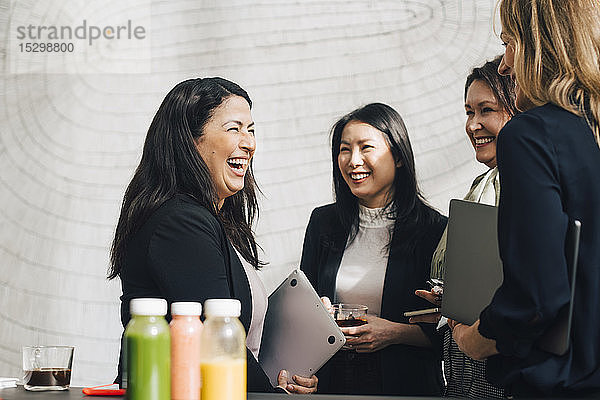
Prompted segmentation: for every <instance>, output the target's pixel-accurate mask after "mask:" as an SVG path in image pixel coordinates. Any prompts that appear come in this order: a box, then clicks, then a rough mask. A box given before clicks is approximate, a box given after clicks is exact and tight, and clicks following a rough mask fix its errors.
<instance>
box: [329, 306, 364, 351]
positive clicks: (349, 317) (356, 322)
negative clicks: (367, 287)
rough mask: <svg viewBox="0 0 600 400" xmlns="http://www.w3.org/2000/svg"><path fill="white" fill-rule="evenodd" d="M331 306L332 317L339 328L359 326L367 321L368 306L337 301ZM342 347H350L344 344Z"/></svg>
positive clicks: (347, 348)
mask: <svg viewBox="0 0 600 400" xmlns="http://www.w3.org/2000/svg"><path fill="white" fill-rule="evenodd" d="M331 308H332V309H333V319H334V320H335V322H336V323H337V324H338V326H339V327H340V328H350V327H352V326H361V325H364V324H366V323H367V310H368V307H367V306H365V305H362V304H348V303H338V304H334V305H332V306H331ZM346 337H348V336H346ZM342 349H344V350H350V349H352V347H350V346H348V345H345V346H344V347H342Z"/></svg>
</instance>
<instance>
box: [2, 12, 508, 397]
mask: <svg viewBox="0 0 600 400" xmlns="http://www.w3.org/2000/svg"><path fill="white" fill-rule="evenodd" d="M43 1H44V0H19V1H17V2H16V3H17V4H19V5H21V6H22V7H34V6H35V5H36V3H38V2H43ZM8 2H9V1H8V0H4V1H1V2H0V21H2V22H1V23H0V50H2V51H0V55H1V56H2V61H3V65H2V67H3V68H2V69H1V72H2V78H1V80H0V85H1V86H0V104H1V111H0V113H1V118H0V132H1V139H0V227H1V230H0V376H19V375H20V368H21V367H20V366H21V356H20V347H21V346H22V345H27V344H36V343H37V344H72V345H75V346H76V347H77V349H76V354H75V365H74V375H73V381H74V383H75V384H86V385H87V384H101V383H108V382H109V381H110V380H111V379H112V378H113V375H114V370H115V363H116V359H117V356H118V354H117V352H118V341H119V335H120V333H121V326H120V322H119V314H118V304H119V301H118V297H119V295H120V287H119V283H118V282H107V281H106V279H105V275H106V270H107V267H108V247H109V244H110V241H111V238H112V234H113V232H114V227H115V224H116V221H117V216H118V211H119V206H120V202H121V199H122V195H123V192H124V189H125V186H126V184H127V183H128V181H129V179H130V178H131V175H132V172H133V169H134V168H135V166H136V165H137V163H138V161H139V157H140V152H141V146H142V143H143V139H144V136H145V131H146V129H147V127H148V125H149V122H150V120H151V118H152V116H153V115H154V112H155V111H156V109H157V107H158V105H159V104H160V101H161V100H162V98H163V97H164V95H165V94H166V93H167V91H168V90H170V88H171V87H172V86H173V85H174V84H175V83H177V82H179V81H181V80H183V79H186V78H189V77H196V76H223V77H227V78H229V79H232V80H234V81H237V82H238V83H240V84H241V85H242V86H243V87H245V88H246V89H247V90H248V91H249V93H250V95H251V96H252V98H253V100H254V102H255V107H254V111H253V114H254V119H255V121H256V125H257V136H258V150H257V153H256V156H255V163H256V164H255V165H256V176H257V178H258V181H259V184H260V185H261V187H262V189H263V191H264V193H265V197H264V198H263V199H262V200H261V205H262V208H261V216H260V222H259V224H258V226H257V232H258V238H259V241H260V243H261V244H262V245H263V247H264V249H265V253H266V255H265V258H266V259H267V260H269V261H270V265H269V266H268V267H266V268H265V270H264V272H263V273H262V274H263V277H264V280H265V282H266V284H267V286H268V287H269V288H273V287H274V286H275V285H276V283H277V282H278V280H279V279H281V278H282V277H283V275H285V274H286V273H287V271H289V270H290V268H292V267H293V266H294V265H296V264H297V263H298V261H299V257H300V251H301V246H302V238H303V234H304V229H305V227H306V223H307V222H308V217H309V215H310V211H311V210H312V208H313V207H315V206H317V205H320V204H324V203H327V202H330V201H331V198H332V196H331V183H330V181H331V178H330V175H331V166H330V160H329V155H328V154H329V148H328V145H327V139H328V130H329V128H330V126H331V125H332V123H333V122H334V121H335V120H336V118H338V117H339V116H341V115H342V114H344V113H346V112H348V111H350V110H352V109H353V108H355V107H357V106H359V105H362V104H365V103H368V102H372V101H382V102H386V103H388V104H390V105H392V106H394V107H395V108H397V109H398V110H399V111H400V113H401V114H402V115H403V117H404V118H405V120H406V123H407V126H408V128H409V131H410V134H411V139H412V143H413V147H414V150H415V154H416V159H417V167H418V172H419V177H420V182H421V185H422V188H423V189H424V192H425V193H426V195H427V197H428V198H429V199H430V201H431V202H432V203H433V204H434V205H435V206H436V207H438V208H439V209H441V210H443V211H444V212H446V211H447V204H448V200H449V199H450V198H452V197H461V196H462V195H463V194H464V193H465V192H466V190H467V188H468V186H469V184H470V182H471V180H472V178H473V177H474V176H475V175H476V174H477V173H478V172H479V171H481V170H482V168H481V166H479V165H478V164H477V163H476V161H474V157H473V151H472V149H471V148H470V145H469V143H468V142H467V140H466V136H465V133H464V128H463V126H464V110H463V108H462V92H463V85H464V78H465V76H466V74H467V72H468V70H469V68H471V67H472V66H474V65H477V64H480V63H482V62H483V61H484V60H485V59H489V58H491V57H493V56H494V55H495V54H498V53H499V52H500V51H501V47H500V46H499V40H498V39H497V38H496V37H495V35H494V34H493V32H492V24H491V18H492V14H493V7H494V3H495V0H437V1H436V0H393V1H392V0H388V1H385V0H377V1H375V0H372V1H365V0H343V1H342V0H316V1H315V0H300V1H293V2H292V1H287V0H260V1H251V0H231V1H230V0H226V1H225V0H224V1H217V0H213V1H197V2H194V1H185V0H173V1H168V2H165V1H157V0H153V1H152V28H151V30H150V34H151V39H152V48H151V51H152V61H151V68H152V73H149V74H74V73H70V74H49V73H48V74H47V73H43V72H42V73H37V74H13V73H10V72H9V71H8V68H7V57H6V46H7V43H8V42H9V37H8V36H9V34H10V32H8V29H7V28H6V27H7V26H8V22H11V18H17V16H16V14H14V13H11V8H10V7H9V4H8ZM111 4H114V5H115V6H117V5H120V6H121V7H123V4H127V3H126V2H125V3H123V2H115V1H109V2H107V7H109V6H110V5H111ZM122 12H126V10H124V11H122Z"/></svg>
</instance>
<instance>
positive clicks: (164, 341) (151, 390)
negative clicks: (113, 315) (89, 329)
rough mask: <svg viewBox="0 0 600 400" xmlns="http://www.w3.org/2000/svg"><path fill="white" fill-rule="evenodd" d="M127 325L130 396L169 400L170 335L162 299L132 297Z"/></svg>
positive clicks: (147, 399)
mask: <svg viewBox="0 0 600 400" xmlns="http://www.w3.org/2000/svg"><path fill="white" fill-rule="evenodd" d="M129 307H130V312H131V320H130V321H129V323H128V324H127V328H126V329H125V349H126V365H127V372H126V373H127V398H128V399H129V400H169V399H170V396H171V336H170V333H169V325H168V324H167V321H166V320H165V317H164V316H165V314H166V313H167V302H166V301H165V300H163V299H132V300H131V302H130V303H129Z"/></svg>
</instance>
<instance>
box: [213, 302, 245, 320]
mask: <svg viewBox="0 0 600 400" xmlns="http://www.w3.org/2000/svg"><path fill="white" fill-rule="evenodd" d="M241 311H242V304H241V303H240V301H239V300H236V299H208V300H206V301H205V302H204V314H205V315H206V316H207V317H239V316H240V312H241Z"/></svg>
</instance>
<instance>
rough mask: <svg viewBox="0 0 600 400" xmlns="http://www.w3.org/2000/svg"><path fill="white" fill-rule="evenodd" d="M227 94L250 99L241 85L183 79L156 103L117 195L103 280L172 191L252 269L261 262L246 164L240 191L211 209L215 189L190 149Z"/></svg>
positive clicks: (255, 204) (252, 183)
mask: <svg viewBox="0 0 600 400" xmlns="http://www.w3.org/2000/svg"><path fill="white" fill-rule="evenodd" d="M231 96H240V97H243V98H244V99H245V100H246V101H247V102H248V104H249V105H250V107H252V100H250V96H248V93H246V91H245V90H244V89H242V88H241V87H240V86H238V85H237V84H235V83H233V82H230V81H228V80H226V79H223V78H197V79H189V80H186V81H183V82H181V83H179V84H177V85H176V86H175V87H174V88H173V89H172V90H171V91H170V92H169V93H168V94H167V96H166V97H165V99H164V100H163V102H162V104H161V105H160V107H159V109H158V111H157V112H156V115H155V116H154V119H153V120H152V123H151V124H150V128H149V129H148V134H147V135H146V141H145V143H144V150H143V152H142V159H141V161H140V164H139V165H138V167H137V169H136V171H135V174H134V175H133V178H132V179H131V182H130V183H129V186H128V187H127V190H126V191H125V196H124V198H123V204H122V207H121V215H120V217H119V222H118V224H117V229H116V232H115V238H114V240H113V242H112V248H111V267H110V270H109V274H108V279H113V278H115V277H117V276H119V274H120V273H121V271H122V269H123V267H124V263H125V253H126V248H127V245H128V244H129V240H130V239H131V237H132V235H133V234H135V233H136V232H137V231H138V230H139V229H140V228H141V226H142V225H143V224H144V222H145V221H146V220H147V219H148V217H149V216H150V215H151V214H152V212H154V211H155V210H156V209H157V208H158V207H160V206H161V205H162V204H163V203H164V202H166V201H167V200H169V199H171V198H172V197H173V196H174V195H175V194H178V193H181V194H187V195H189V196H191V197H193V198H194V199H195V200H196V201H197V202H198V203H199V204H201V205H202V206H204V207H205V208H206V209H208V210H209V211H210V212H211V213H212V214H213V215H214V216H215V217H217V218H218V219H219V220H220V221H221V223H222V224H223V227H224V228H225V232H226V234H227V237H228V238H229V240H231V242H232V244H233V245H234V247H235V248H236V249H237V250H238V251H239V252H240V253H241V254H242V256H243V257H244V259H246V260H247V261H248V262H249V263H251V264H252V265H254V267H255V268H258V267H259V266H260V265H261V264H262V263H261V262H260V260H259V258H258V251H257V245H256V241H255V239H254V233H253V231H252V222H253V221H254V218H255V217H256V216H257V214H258V202H257V200H256V191H257V188H256V183H255V180H254V174H253V171H252V164H250V166H249V167H248V171H247V172H246V177H245V184H244V189H243V190H240V191H239V192H237V193H236V194H234V195H233V196H230V197H228V198H226V199H225V201H224V203H223V206H222V207H221V209H220V210H219V209H218V208H217V201H218V200H217V192H216V189H215V186H214V183H213V180H212V178H211V175H210V171H209V169H208V166H207V165H206V163H205V162H204V160H203V159H202V157H201V156H200V153H199V152H198V150H197V148H196V142H195V140H197V139H198V138H199V137H201V136H202V135H203V129H204V126H205V125H206V123H207V122H208V120H209V119H210V118H211V117H212V114H213V112H214V110H215V109H216V108H217V107H219V106H220V105H221V104H222V103H223V102H224V101H225V100H226V99H228V98H229V97H231Z"/></svg>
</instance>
